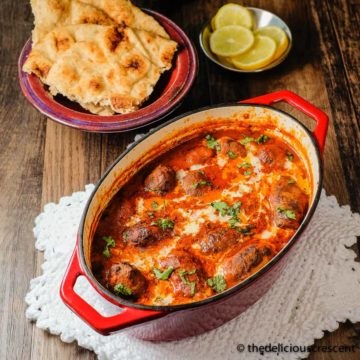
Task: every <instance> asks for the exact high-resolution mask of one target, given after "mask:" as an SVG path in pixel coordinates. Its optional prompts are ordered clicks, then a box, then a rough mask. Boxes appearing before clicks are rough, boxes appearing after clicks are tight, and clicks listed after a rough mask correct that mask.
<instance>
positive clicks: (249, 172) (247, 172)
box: [244, 170, 252, 176]
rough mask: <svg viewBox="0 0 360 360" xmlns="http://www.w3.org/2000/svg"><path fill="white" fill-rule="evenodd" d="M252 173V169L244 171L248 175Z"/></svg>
mask: <svg viewBox="0 0 360 360" xmlns="http://www.w3.org/2000/svg"><path fill="white" fill-rule="evenodd" d="M251 174H252V171H251V170H245V171H244V175H246V176H249V175H251Z"/></svg>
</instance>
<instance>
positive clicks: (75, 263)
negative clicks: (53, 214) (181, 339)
mask: <svg viewBox="0 0 360 360" xmlns="http://www.w3.org/2000/svg"><path fill="white" fill-rule="evenodd" d="M82 275H85V273H84V271H83V270H82V269H81V266H80V263H79V255H78V250H77V248H76V249H75V251H74V253H73V255H72V258H71V260H70V263H69V266H68V268H67V270H66V273H65V278H64V281H63V282H62V284H61V289H60V296H61V298H62V300H63V301H64V303H65V304H66V305H68V306H69V307H70V308H71V310H72V311H74V312H75V313H76V314H77V315H78V316H80V317H81V318H82V319H83V320H84V321H86V322H87V323H88V324H89V325H90V326H91V327H92V328H94V329H95V330H96V331H98V332H100V333H102V334H104V335H108V334H109V333H111V332H113V331H116V330H121V329H122V328H125V327H128V326H131V325H135V324H138V323H141V322H144V321H147V320H150V319H153V318H156V317H159V316H163V315H165V313H163V312H160V311H151V310H139V309H134V308H130V307H127V306H123V305H120V304H117V305H118V306H120V307H121V308H122V311H121V313H120V314H117V315H115V316H110V317H105V316H102V315H101V314H100V313H99V312H97V311H96V310H95V309H94V308H93V307H92V306H91V305H90V304H88V303H87V302H86V301H85V300H83V299H82V298H81V297H80V296H79V295H78V294H77V293H76V292H75V291H74V286H75V283H76V280H77V278H78V277H79V276H82Z"/></svg>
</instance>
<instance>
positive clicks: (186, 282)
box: [179, 269, 196, 296]
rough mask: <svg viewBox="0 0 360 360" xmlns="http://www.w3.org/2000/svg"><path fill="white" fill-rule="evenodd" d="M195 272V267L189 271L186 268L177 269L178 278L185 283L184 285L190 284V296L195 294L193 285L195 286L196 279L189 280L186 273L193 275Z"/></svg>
mask: <svg viewBox="0 0 360 360" xmlns="http://www.w3.org/2000/svg"><path fill="white" fill-rule="evenodd" d="M195 273H196V269H194V270H190V271H187V270H183V269H181V270H179V276H180V279H181V281H182V282H183V283H184V284H186V285H189V286H190V294H191V296H194V295H195V287H196V281H189V280H188V279H187V278H186V276H187V275H193V274H195Z"/></svg>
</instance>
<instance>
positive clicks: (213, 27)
mask: <svg viewBox="0 0 360 360" xmlns="http://www.w3.org/2000/svg"><path fill="white" fill-rule="evenodd" d="M210 26H211V29H212V31H215V30H216V25H215V16H214V17H213V18H212V19H211V22H210Z"/></svg>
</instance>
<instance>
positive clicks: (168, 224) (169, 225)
mask: <svg viewBox="0 0 360 360" xmlns="http://www.w3.org/2000/svg"><path fill="white" fill-rule="evenodd" d="M152 224H153V225H156V226H158V227H160V228H162V229H163V230H166V229H173V228H174V225H175V224H174V222H173V221H172V220H171V219H169V218H160V219H158V221H157V222H153V223H152Z"/></svg>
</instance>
